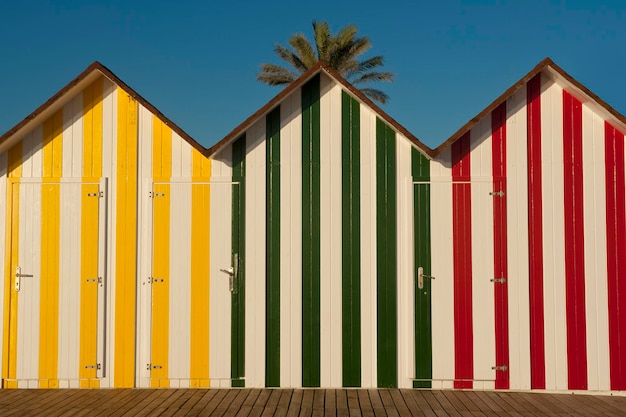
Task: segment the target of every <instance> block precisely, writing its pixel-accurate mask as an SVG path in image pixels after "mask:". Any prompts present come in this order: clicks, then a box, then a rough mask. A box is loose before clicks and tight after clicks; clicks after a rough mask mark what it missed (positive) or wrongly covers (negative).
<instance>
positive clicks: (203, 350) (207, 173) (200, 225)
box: [190, 149, 211, 388]
mask: <svg viewBox="0 0 626 417" xmlns="http://www.w3.org/2000/svg"><path fill="white" fill-rule="evenodd" d="M191 175H192V177H193V181H194V182H196V181H200V180H202V177H206V178H207V179H208V178H210V177H211V161H210V160H209V159H208V158H206V157H204V155H202V154H201V153H200V152H198V151H197V150H196V149H192V174H191ZM209 187H210V186H207V185H200V184H194V185H192V186H191V224H192V225H193V226H192V228H191V318H190V320H191V352H190V357H191V361H190V365H191V369H190V377H191V381H190V385H191V386H192V387H200V388H208V387H209V386H210V381H209V323H210V321H209V310H210V309H209V271H210V264H209V253H210V251H209V238H210V234H209V231H210V207H211V206H210V202H211V200H210V188H209Z"/></svg>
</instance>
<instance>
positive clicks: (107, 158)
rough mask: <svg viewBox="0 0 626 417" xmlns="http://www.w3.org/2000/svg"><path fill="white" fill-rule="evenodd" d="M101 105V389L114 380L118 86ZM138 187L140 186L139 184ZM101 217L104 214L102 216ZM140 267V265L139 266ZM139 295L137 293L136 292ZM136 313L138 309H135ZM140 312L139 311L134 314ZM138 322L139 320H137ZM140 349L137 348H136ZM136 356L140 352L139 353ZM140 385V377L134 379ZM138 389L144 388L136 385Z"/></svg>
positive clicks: (108, 84)
mask: <svg viewBox="0 0 626 417" xmlns="http://www.w3.org/2000/svg"><path fill="white" fill-rule="evenodd" d="M103 96H104V98H103V101H102V176H103V177H107V178H110V181H109V183H108V187H109V190H110V192H109V193H108V196H107V204H108V208H107V211H106V213H108V216H107V217H109V218H108V219H107V220H110V221H108V222H107V230H106V233H107V236H110V238H109V239H107V240H106V242H107V246H108V247H107V253H108V254H109V256H107V259H106V263H107V264H106V266H107V267H106V270H107V272H108V274H107V276H106V277H105V282H106V284H105V286H104V288H105V291H106V300H107V307H106V308H107V311H106V313H105V314H106V318H107V320H106V323H107V324H106V334H107V338H106V347H105V354H106V358H105V359H106V360H105V361H104V364H105V365H103V366H104V367H105V368H106V369H104V372H103V373H104V375H106V376H105V379H104V380H103V381H101V385H100V386H101V387H107V386H108V387H113V384H114V380H115V366H114V364H115V352H114V350H115V349H113V346H115V302H116V298H115V268H116V263H115V256H114V255H113V254H115V250H116V242H115V240H116V239H115V227H116V226H115V225H116V224H117V223H116V222H117V213H116V209H115V208H116V207H117V191H116V190H115V188H116V187H117V185H116V175H117V167H116V164H117V119H118V111H117V86H116V85H115V84H113V83H111V82H109V81H108V80H106V79H105V80H104V91H103ZM140 185H141V184H140ZM102 215H103V216H104V213H102ZM139 265H141V264H139ZM139 292H140V291H139ZM137 307H138V309H139V308H140V307H141V305H138V306H137ZM137 311H139V310H137ZM137 319H138V321H139V319H140V316H139V315H138V317H137ZM137 331H141V328H140V327H139V322H138V324H137ZM137 348H139V345H138V346H137ZM138 352H141V351H140V350H139V351H138ZM135 379H136V380H137V381H138V382H139V374H137V377H136V378H135ZM138 386H143V385H141V384H138Z"/></svg>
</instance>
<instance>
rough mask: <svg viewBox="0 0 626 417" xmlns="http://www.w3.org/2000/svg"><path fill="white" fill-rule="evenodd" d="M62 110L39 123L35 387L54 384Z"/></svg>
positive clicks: (55, 372)
mask: <svg viewBox="0 0 626 417" xmlns="http://www.w3.org/2000/svg"><path fill="white" fill-rule="evenodd" d="M62 151H63V112H62V111H61V110H59V111H58V112H56V113H55V114H53V115H52V117H51V118H50V119H48V120H46V121H45V122H44V124H43V176H44V179H43V184H42V187H41V188H42V189H41V210H42V213H44V214H43V215H42V220H41V277H40V278H41V284H40V285H41V287H40V291H41V298H40V311H39V326H40V328H39V379H40V381H39V387H40V388H58V386H59V383H58V379H57V378H58V358H59V256H60V250H59V247H60V235H61V233H60V223H61V213H60V203H61V195H60V184H59V183H58V181H59V178H60V177H61V173H62V161H63V158H62Z"/></svg>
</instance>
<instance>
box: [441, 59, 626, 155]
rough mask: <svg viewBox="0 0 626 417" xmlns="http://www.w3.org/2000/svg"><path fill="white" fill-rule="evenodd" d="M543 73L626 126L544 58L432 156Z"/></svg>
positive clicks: (623, 119) (625, 125)
mask: <svg viewBox="0 0 626 417" xmlns="http://www.w3.org/2000/svg"><path fill="white" fill-rule="evenodd" d="M542 72H543V73H544V74H546V75H547V76H549V77H551V78H552V79H554V80H555V81H556V82H557V83H559V84H561V85H562V86H563V87H566V88H568V89H569V90H573V91H570V92H574V93H576V95H578V96H579V97H580V98H582V99H583V102H586V103H596V104H597V107H598V108H599V110H600V111H601V112H603V113H605V115H606V117H607V119H610V120H612V121H613V122H616V123H619V124H621V125H622V128H626V117H624V115H622V114H620V113H619V112H618V111H617V110H615V109H614V108H613V107H611V106H610V105H609V104H608V103H606V102H605V101H604V100H602V99H601V98H600V97H598V96H597V95H595V94H594V93H592V92H591V90H589V89H588V88H587V87H585V86H584V85H582V84H581V83H579V82H578V81H576V80H575V79H574V78H573V77H572V76H571V75H569V74H568V73H567V72H565V71H564V70H563V69H562V68H561V67H559V66H558V65H556V64H555V63H554V61H552V60H551V59H550V58H544V59H543V60H542V61H541V62H540V63H539V64H537V66H535V68H533V69H532V70H530V72H529V73H528V74H526V75H524V76H523V77H522V78H521V79H520V80H519V81H518V82H516V83H515V84H513V85H512V86H511V87H510V88H509V89H507V90H506V91H505V92H504V93H502V95H500V96H499V97H498V98H496V99H495V100H494V101H493V102H492V103H491V104H489V105H488V106H487V107H485V108H484V109H483V111H481V112H480V113H478V114H477V115H476V116H474V117H473V118H472V119H470V120H469V121H468V122H467V123H465V124H464V125H463V126H461V128H460V129H459V130H457V131H456V132H455V133H454V134H453V135H452V136H450V137H449V138H448V139H447V140H446V141H445V142H443V143H442V144H441V145H439V146H438V147H437V148H435V149H434V151H433V156H436V155H439V154H440V153H441V152H443V151H444V150H445V149H446V148H447V147H449V146H451V145H452V144H453V143H454V142H456V141H457V140H459V139H460V138H461V137H462V136H463V135H464V134H466V133H467V132H469V131H470V130H471V129H472V127H474V126H475V125H476V124H477V123H478V122H480V120H481V119H482V118H483V117H485V116H486V115H487V114H489V113H491V112H492V111H493V110H495V108H496V107H498V106H499V105H500V104H502V103H503V102H505V101H506V100H507V99H508V98H509V97H510V96H512V95H513V94H514V93H515V92H516V91H517V90H518V89H520V88H522V87H523V86H525V85H526V83H527V82H528V81H530V80H531V79H532V78H533V77H534V76H535V75H537V74H539V73H542Z"/></svg>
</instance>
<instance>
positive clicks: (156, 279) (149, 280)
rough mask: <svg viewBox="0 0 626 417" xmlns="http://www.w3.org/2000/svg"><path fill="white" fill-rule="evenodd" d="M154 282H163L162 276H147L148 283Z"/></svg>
mask: <svg viewBox="0 0 626 417" xmlns="http://www.w3.org/2000/svg"><path fill="white" fill-rule="evenodd" d="M155 282H163V278H154V277H148V284H154V283H155Z"/></svg>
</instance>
